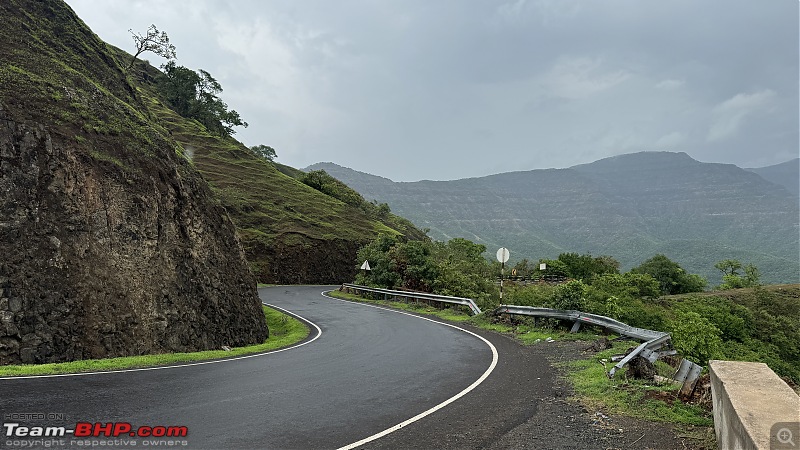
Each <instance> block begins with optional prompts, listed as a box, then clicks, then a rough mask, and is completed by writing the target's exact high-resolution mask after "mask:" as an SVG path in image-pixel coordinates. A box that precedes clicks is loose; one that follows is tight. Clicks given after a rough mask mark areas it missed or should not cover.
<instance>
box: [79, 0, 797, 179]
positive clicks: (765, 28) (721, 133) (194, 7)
mask: <svg viewBox="0 0 800 450" xmlns="http://www.w3.org/2000/svg"><path fill="white" fill-rule="evenodd" d="M67 3H68V4H69V5H70V6H72V8H73V9H74V10H75V11H76V12H77V13H78V15H79V16H80V17H81V18H82V19H83V20H84V21H85V22H86V23H87V24H88V25H89V26H90V27H91V28H92V29H93V30H94V32H95V33H97V34H98V35H99V36H100V37H101V38H102V39H104V40H106V41H107V42H109V43H111V44H114V45H116V46H118V47H121V48H123V49H125V50H128V51H131V50H132V49H133V40H132V39H131V35H130V33H129V32H128V29H133V30H134V31H140V32H144V31H145V30H146V29H147V27H148V26H149V25H150V24H151V23H152V24H155V25H156V26H157V27H158V28H159V29H160V30H163V31H166V32H167V33H168V34H169V37H170V39H171V42H172V43H173V44H174V45H175V46H176V47H177V54H178V64H180V65H183V66H186V67H189V68H191V69H200V68H202V69H205V70H207V71H208V72H210V73H211V74H212V75H213V76H214V77H215V78H217V80H218V81H220V83H221V84H222V87H223V88H224V92H223V93H222V94H221V97H222V99H223V100H224V101H225V102H227V103H228V105H229V107H230V108H232V109H235V110H237V111H238V112H239V113H240V114H241V116H242V118H243V119H244V120H245V121H247V122H249V124H250V127H249V128H246V129H244V128H239V129H238V132H237V134H236V137H237V138H238V139H240V140H241V141H243V142H244V143H245V144H247V145H248V146H252V145H255V144H266V145H270V146H272V147H274V148H275V149H276V151H277V153H278V161H279V162H282V163H284V164H288V165H291V166H294V167H298V168H303V167H306V166H308V165H310V164H313V163H315V162H321V161H332V162H335V163H337V164H340V165H343V166H347V167H351V168H354V169H357V170H361V171H365V172H369V173H373V174H376V175H382V176H385V177H388V178H391V179H393V180H396V181H414V180H419V179H434V180H446V179H456V178H465V177H471V176H482V175H489V174H493V173H500V172H507V171H513V170H528V169H538V168H552V167H556V168H561V167H569V166H572V165H575V164H580V163H586V162H591V161H594V160H597V159H600V158H603V157H607V156H611V155H617V154H622V153H631V152H637V151H643V150H670V151H684V152H687V153H688V154H689V155H691V156H692V157H694V158H695V159H698V160H700V161H706V162H724V163H733V164H737V165H739V166H741V167H760V166H766V165H771V164H776V163H780V162H784V161H787V160H789V159H792V158H796V157H797V156H798V152H799V151H800V150H799V149H800V143H799V142H798V128H799V126H798V124H799V123H800V118H799V117H798V83H800V74H799V73H798V58H799V56H800V51H799V50H798V42H799V41H800V37H799V34H798V20H799V16H798V1H797V0H770V1H753V0H741V1H738V0H719V1H717V0H714V1H702V2H698V1H696V0H670V1H663V0H659V1H645V0H604V1H596V0H575V1H573V0H509V1H503V0H497V1H490V0H470V1H466V0H393V1H389V0H386V1H382V0H369V1H366V0H365V1H351V0H335V1H331V0H284V1H277V0H275V1H272V0H236V1H223V0H220V1H215V0H160V1H157V0H67ZM142 58H144V59H147V60H149V61H150V62H151V63H153V64H154V65H160V64H161V63H162V62H163V60H162V59H160V58H158V57H157V56H154V55H152V54H143V55H142Z"/></svg>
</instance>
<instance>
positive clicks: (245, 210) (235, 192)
mask: <svg viewBox="0 0 800 450" xmlns="http://www.w3.org/2000/svg"><path fill="white" fill-rule="evenodd" d="M115 51H116V52H117V54H118V55H120V58H122V60H127V59H125V58H129V57H130V56H129V55H128V54H127V53H125V52H124V51H122V50H120V49H115ZM131 72H132V73H131V76H132V78H134V79H135V80H136V81H137V83H138V91H139V93H140V95H141V96H142V98H144V99H145V101H146V102H147V106H148V108H149V110H150V111H151V113H152V114H153V115H154V116H155V118H157V119H158V121H159V122H160V123H161V124H163V126H164V127H165V128H166V129H167V130H169V132H170V134H171V135H172V137H173V138H174V139H175V140H176V141H177V142H178V143H179V144H180V145H181V147H182V148H181V151H182V152H183V154H184V155H185V156H186V158H187V159H189V160H190V161H191V162H192V163H193V164H194V166H195V167H196V168H197V169H198V170H199V171H200V173H202V174H203V176H204V177H205V178H206V179H207V180H208V181H209V183H210V184H211V186H212V189H213V190H214V191H215V193H216V194H217V196H218V197H219V198H220V200H221V202H222V204H223V205H224V206H225V208H226V209H227V210H228V213H229V214H230V216H231V218H232V219H233V221H234V223H235V224H236V227H237V229H238V233H239V237H240V239H241V242H242V245H243V247H244V250H245V254H246V256H247V259H248V261H249V263H250V267H251V269H252V271H253V273H254V274H255V275H256V277H257V279H258V280H259V281H260V282H264V283H336V282H342V281H345V280H350V279H352V277H353V275H354V272H355V265H354V262H355V255H356V252H357V251H358V249H359V248H360V247H361V246H362V245H364V244H366V243H367V242H369V241H371V240H373V239H375V238H376V237H377V236H379V235H381V234H386V235H392V236H401V237H402V238H404V239H424V238H425V234H424V233H423V232H421V231H420V230H418V229H417V228H416V227H414V225H412V224H411V222H409V221H407V220H405V219H403V218H401V217H398V216H395V215H393V214H388V215H384V216H377V215H375V214H369V212H368V211H365V208H360V207H358V206H355V205H350V204H346V203H344V202H342V201H340V200H338V199H336V198H334V197H332V196H329V195H326V194H324V193H322V192H320V191H317V190H315V189H312V188H311V187H309V186H307V185H305V184H303V183H302V182H300V181H298V179H297V177H299V176H301V175H302V173H303V172H301V171H299V170H297V169H294V168H291V167H289V166H285V165H281V164H277V163H270V162H268V161H266V160H264V159H262V158H260V157H257V156H255V155H254V154H253V153H252V152H251V151H250V150H249V149H248V148H247V147H245V146H244V145H243V144H242V143H240V142H238V141H236V140H235V139H233V138H230V137H227V138H223V137H219V136H216V135H213V134H210V133H209V132H208V131H206V129H205V128H204V127H203V126H202V125H201V124H200V123H198V122H197V121H194V120H189V119H186V118H184V117H181V116H180V115H178V114H177V113H175V112H174V111H173V110H171V109H170V108H169V107H167V106H166V105H165V103H164V102H163V101H162V99H161V98H160V97H159V93H158V90H157V89H156V83H157V81H158V79H159V77H160V76H161V72H160V71H158V70H157V69H155V68H153V67H152V66H149V65H148V64H146V63H145V62H142V61H138V62H137V64H136V66H135V67H134V68H133V69H132V71H131ZM353 194H355V192H353ZM355 195H357V194H355ZM358 197H359V198H360V195H359V196H358Z"/></svg>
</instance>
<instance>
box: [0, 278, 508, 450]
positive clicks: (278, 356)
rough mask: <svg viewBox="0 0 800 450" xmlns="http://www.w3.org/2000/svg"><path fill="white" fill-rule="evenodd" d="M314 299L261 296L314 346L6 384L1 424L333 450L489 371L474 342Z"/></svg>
mask: <svg viewBox="0 0 800 450" xmlns="http://www.w3.org/2000/svg"><path fill="white" fill-rule="evenodd" d="M322 290H323V288H321V287H311V286H304V287H272V288H265V289H261V290H260V291H259V293H260V296H261V299H262V301H264V302H265V303H270V304H273V305H276V306H279V307H281V308H285V309H287V310H289V311H292V312H294V313H296V314H298V315H300V316H302V317H305V318H306V319H308V320H310V321H311V322H313V323H315V324H316V325H318V326H319V327H320V328H321V330H322V334H321V336H319V338H318V339H316V340H315V341H314V342H312V343H310V344H308V345H304V346H301V347H298V348H295V349H292V350H289V351H284V352H276V353H270V354H266V355H263V356H257V357H252V358H244V359H238V360H235V361H226V362H223V363H216V364H204V365H193V366H188V367H178V368H171V369H164V370H146V371H134V372H122V373H108V374H96V375H89V376H76V377H48V378H31V379H3V380H0V417H2V418H3V422H4V423H8V422H9V421H11V420H10V419H9V417H11V416H7V415H9V414H25V413H43V414H56V415H63V419H61V420H58V419H49V420H35V419H33V420H13V421H15V422H18V423H20V424H21V425H22V426H36V425H41V426H62V425H63V426H66V427H68V428H70V427H71V426H74V424H75V423H76V422H103V423H106V422H129V423H131V424H132V425H133V426H134V427H137V426H142V425H148V426H159V425H160V426H186V427H188V430H189V434H188V437H187V438H186V439H185V440H186V441H187V442H188V444H189V447H190V448H280V449H283V448H304V449H306V448H338V447H342V446H346V445H349V444H352V443H353V442H356V441H359V440H361V439H364V438H366V437H369V436H372V435H374V434H376V433H379V432H381V431H384V430H386V429H387V428H389V427H392V426H394V425H396V424H399V423H401V422H403V421H405V420H407V419H409V418H411V417H413V416H415V415H417V414H420V413H422V412H424V411H426V410H428V409H430V408H432V407H434V406H436V405H439V404H441V403H442V402H445V401H447V400H448V399H450V398H452V397H453V396H455V395H457V394H459V393H460V392H462V391H463V390H464V389H465V388H467V387H468V386H470V385H471V384H473V383H474V382H475V381H476V380H478V379H479V378H480V377H481V376H482V375H483V374H484V373H485V372H486V370H487V368H488V367H489V366H490V365H491V364H492V361H493V354H492V350H491V348H490V347H489V346H487V344H486V343H485V342H484V341H482V340H480V339H479V338H478V337H475V336H473V335H470V334H467V333H465V332H464V331H461V330H458V329H455V328H452V327H448V326H444V325H442V324H438V323H435V322H431V321H428V320H422V319H420V318H417V317H413V316H409V315H404V314H398V313H397V312H392V311H387V310H382V309H377V308H372V307H368V306H366V305H362V304H355V303H350V302H342V301H338V300H334V299H328V298H325V297H322V296H321V295H320V292H321V291H322ZM17 417H19V416H17ZM0 431H3V433H2V434H3V436H2V445H0V446H5V445H6V444H7V443H8V442H7V441H8V440H9V439H15V440H25V439H29V440H30V439H41V438H23V437H14V438H9V437H6V436H5V429H0ZM71 439H75V438H70V437H67V440H66V442H67V444H70V440H71ZM95 439H96V438H95ZM104 439H106V440H107V439H108V438H101V440H104ZM76 440H77V439H76ZM376 442H378V441H376ZM67 447H68V448H79V447H78V446H77V445H72V446H70V445H67Z"/></svg>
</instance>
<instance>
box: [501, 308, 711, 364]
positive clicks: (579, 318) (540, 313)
mask: <svg viewBox="0 0 800 450" xmlns="http://www.w3.org/2000/svg"><path fill="white" fill-rule="evenodd" d="M495 311H496V312H501V313H506V314H519V315H524V316H533V317H546V318H552V319H560V320H571V321H572V322H574V324H575V325H574V326H573V327H572V331H573V332H576V331H578V329H579V328H580V325H581V324H588V325H597V326H601V327H603V328H607V329H609V330H611V331H614V332H615V333H617V334H619V335H622V336H628V337H631V338H634V339H638V340H640V341H645V342H643V343H642V344H641V345H639V346H638V347H636V349H634V350H633V351H632V352H630V353H629V354H628V355H626V356H625V357H624V358H622V359H621V360H620V361H619V362H617V364H615V365H614V366H613V367H612V368H611V370H609V372H608V376H609V377H613V376H614V373H616V371H617V370H619V369H621V368H623V367H624V366H625V364H628V362H629V361H630V360H632V359H633V358H635V357H637V356H642V357H644V358H647V359H648V360H649V361H650V362H654V361H655V360H656V359H658V357H659V356H662V355H669V354H671V355H674V354H675V351H674V350H667V351H660V349H662V348H663V347H666V346H669V345H670V343H671V342H670V341H671V339H672V338H671V336H670V334H669V333H665V332H663V331H653V330H647V329H644V328H638V327H632V326H630V325H628V324H626V323H622V322H620V321H619V320H615V319H612V318H610V317H606V316H601V315H599V314H591V313H585V312H581V311H574V310H564V309H551V308H540V307H535V306H516V305H500V306H499V307H498V308H497V309H496V310H495ZM698 374H699V371H698Z"/></svg>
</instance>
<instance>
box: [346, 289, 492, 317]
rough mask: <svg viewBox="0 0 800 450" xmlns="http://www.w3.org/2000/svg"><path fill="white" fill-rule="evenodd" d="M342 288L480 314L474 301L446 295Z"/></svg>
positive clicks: (385, 297) (384, 297)
mask: <svg viewBox="0 0 800 450" xmlns="http://www.w3.org/2000/svg"><path fill="white" fill-rule="evenodd" d="M342 288H344V289H349V290H352V291H356V292H372V293H375V294H383V299H384V300H388V299H389V297H390V296H391V297H392V298H397V297H402V298H407V299H418V300H428V301H435V302H442V303H451V304H456V305H464V306H467V307H469V309H470V311H472V313H473V314H480V313H481V309H480V308H478V305H476V304H475V301H473V300H472V299H469V298H463V297H449V296H447V295H435V294H428V293H426V292H410V291H393V290H391V289H382V288H373V287H367V286H359V285H357V284H347V283H344V284H342Z"/></svg>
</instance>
